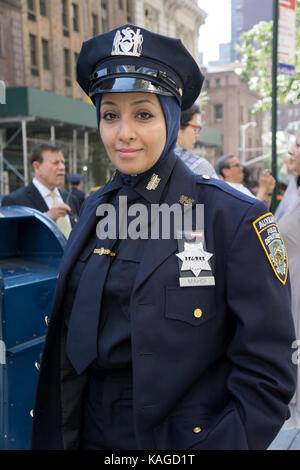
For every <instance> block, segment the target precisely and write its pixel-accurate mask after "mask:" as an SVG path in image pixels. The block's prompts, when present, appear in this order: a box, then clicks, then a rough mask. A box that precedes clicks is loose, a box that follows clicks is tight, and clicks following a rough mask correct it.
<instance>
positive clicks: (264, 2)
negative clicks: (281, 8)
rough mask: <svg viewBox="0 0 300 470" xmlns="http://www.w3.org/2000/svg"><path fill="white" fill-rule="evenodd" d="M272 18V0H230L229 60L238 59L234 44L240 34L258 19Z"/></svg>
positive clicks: (269, 19)
mask: <svg viewBox="0 0 300 470" xmlns="http://www.w3.org/2000/svg"><path fill="white" fill-rule="evenodd" d="M272 18H273V0H231V62H235V61H236V60H238V57H237V54H236V52H235V48H234V45H235V44H238V43H239V40H240V35H241V34H242V33H243V32H245V31H249V29H251V28H252V27H253V26H254V25H255V24H257V23H259V22H260V21H271V20H272Z"/></svg>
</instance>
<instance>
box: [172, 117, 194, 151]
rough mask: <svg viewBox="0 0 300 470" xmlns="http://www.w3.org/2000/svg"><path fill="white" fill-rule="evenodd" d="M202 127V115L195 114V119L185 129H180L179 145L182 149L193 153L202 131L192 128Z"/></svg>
mask: <svg viewBox="0 0 300 470" xmlns="http://www.w3.org/2000/svg"><path fill="white" fill-rule="evenodd" d="M190 124H192V126H200V115H199V114H194V116H193V119H192V120H191V121H190V122H189V125H188V126H187V127H186V128H185V129H179V132H178V139H177V143H178V145H180V147H183V148H185V149H187V150H190V151H192V150H193V148H194V145H195V141H196V139H197V135H198V134H199V131H200V129H197V128H195V127H192V126H190Z"/></svg>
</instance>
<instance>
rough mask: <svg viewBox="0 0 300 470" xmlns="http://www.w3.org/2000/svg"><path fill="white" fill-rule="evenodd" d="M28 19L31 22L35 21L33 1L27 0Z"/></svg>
mask: <svg viewBox="0 0 300 470" xmlns="http://www.w3.org/2000/svg"><path fill="white" fill-rule="evenodd" d="M27 9H28V19H29V20H31V21H35V20H36V14H35V13H36V12H35V0H27Z"/></svg>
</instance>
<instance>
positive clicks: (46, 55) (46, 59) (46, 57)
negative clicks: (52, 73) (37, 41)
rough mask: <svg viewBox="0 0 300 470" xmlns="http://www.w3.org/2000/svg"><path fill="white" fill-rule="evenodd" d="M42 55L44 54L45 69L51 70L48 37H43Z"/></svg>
mask: <svg viewBox="0 0 300 470" xmlns="http://www.w3.org/2000/svg"><path fill="white" fill-rule="evenodd" d="M42 55H43V69H44V70H49V69H50V65H49V42H48V41H47V40H46V39H42Z"/></svg>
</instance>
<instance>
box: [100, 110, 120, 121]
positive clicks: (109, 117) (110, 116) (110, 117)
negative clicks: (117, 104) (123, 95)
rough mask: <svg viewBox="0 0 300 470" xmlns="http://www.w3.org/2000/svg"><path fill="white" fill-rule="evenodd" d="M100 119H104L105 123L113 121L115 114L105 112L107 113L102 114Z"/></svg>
mask: <svg viewBox="0 0 300 470" xmlns="http://www.w3.org/2000/svg"><path fill="white" fill-rule="evenodd" d="M101 118H102V119H104V120H105V121H113V120H114V119H116V118H117V115H116V114H115V113H111V112H107V113H103V115H102V116H101Z"/></svg>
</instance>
